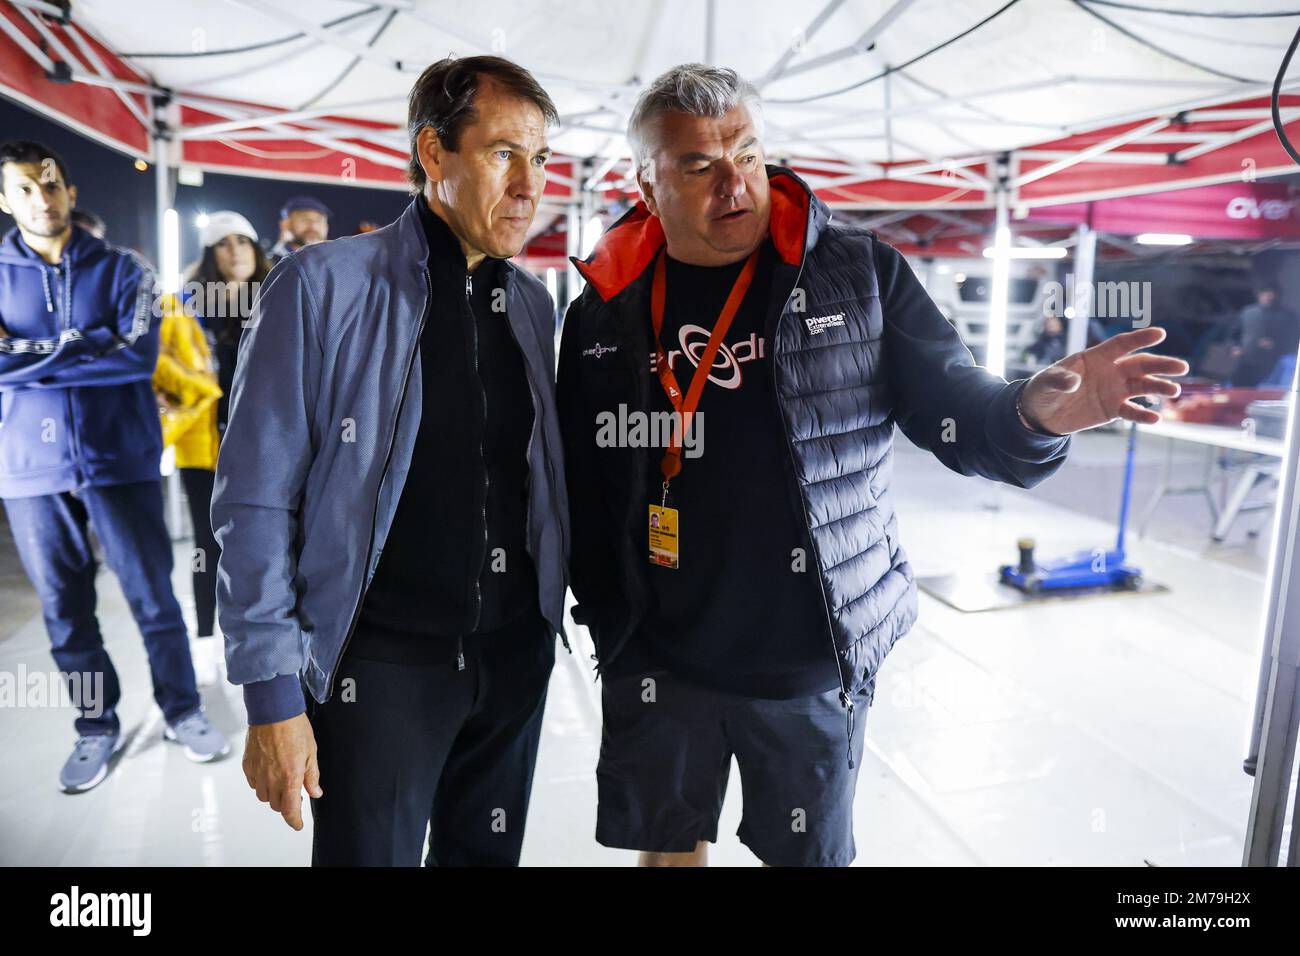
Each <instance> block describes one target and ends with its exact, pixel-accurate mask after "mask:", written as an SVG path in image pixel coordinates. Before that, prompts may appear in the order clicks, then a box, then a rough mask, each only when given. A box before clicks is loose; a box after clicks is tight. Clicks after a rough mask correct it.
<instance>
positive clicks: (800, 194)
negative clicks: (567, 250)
mask: <svg viewBox="0 0 1300 956" xmlns="http://www.w3.org/2000/svg"><path fill="white" fill-rule="evenodd" d="M767 181H768V186H769V188H770V190H771V197H772V215H771V223H770V226H769V229H770V234H771V236H772V244H773V245H774V246H776V251H777V254H778V255H780V256H781V259H782V260H783V261H785V262H786V263H788V264H790V265H792V266H797V265H798V264H799V261H800V259H801V258H802V257H803V247H804V237H805V236H806V235H807V234H808V210H809V207H810V205H811V204H812V193H811V192H810V191H809V189H808V187H807V186H806V185H804V183H803V181H802V180H800V179H799V178H798V177H797V176H795V175H794V174H793V173H791V172H789V171H788V170H785V169H782V168H780V167H771V166H769V167H768V178H767ZM663 246H664V229H663V226H662V225H660V223H659V217H658V216H653V215H651V214H650V210H649V209H647V208H646V204H645V202H644V201H642V200H637V203H636V205H635V206H633V207H632V209H631V210H630V211H629V212H628V213H627V214H626V215H624V216H623V217H622V218H621V219H619V221H618V222H616V223H615V224H614V225H613V227H611V228H610V230H609V232H607V233H605V234H604V235H603V236H601V238H600V241H599V242H598V243H596V249H595V251H594V252H592V254H591V256H590V257H589V258H588V260H587V261H586V262H584V261H582V260H580V259H578V258H576V257H575V258H574V259H573V265H574V267H575V268H576V269H577V270H578V272H580V273H581V274H582V277H583V278H584V279H586V280H587V282H589V283H590V284H591V285H592V286H594V287H595V289H596V292H597V293H598V294H599V295H600V297H601V298H602V299H604V300H605V301H606V302H608V301H609V300H610V299H612V298H613V297H614V296H616V295H618V294H619V293H620V292H622V291H623V290H624V289H626V288H627V287H628V286H629V285H631V284H632V281H633V280H634V279H636V277H637V276H639V275H640V274H641V273H642V272H644V271H645V270H646V268H647V267H648V266H649V265H650V263H651V262H653V261H654V258H655V256H657V255H658V254H659V250H660V249H662V248H663Z"/></svg>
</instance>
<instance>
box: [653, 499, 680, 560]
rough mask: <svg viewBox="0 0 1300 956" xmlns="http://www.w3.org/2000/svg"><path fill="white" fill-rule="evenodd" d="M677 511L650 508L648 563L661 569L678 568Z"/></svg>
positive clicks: (656, 506) (654, 506)
mask: <svg viewBox="0 0 1300 956" xmlns="http://www.w3.org/2000/svg"><path fill="white" fill-rule="evenodd" d="M678 544H679V542H678V538H677V509H676V508H661V507H659V506H658V505H651V506H650V563H651V564H654V565H658V566H659V567H661V568H676V567H677V566H678V561H677V558H678V552H677V548H678Z"/></svg>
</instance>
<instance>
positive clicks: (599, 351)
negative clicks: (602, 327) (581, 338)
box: [582, 342, 618, 358]
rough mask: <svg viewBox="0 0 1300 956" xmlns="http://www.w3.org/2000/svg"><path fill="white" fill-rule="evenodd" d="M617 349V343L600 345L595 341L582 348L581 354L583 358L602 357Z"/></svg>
mask: <svg viewBox="0 0 1300 956" xmlns="http://www.w3.org/2000/svg"><path fill="white" fill-rule="evenodd" d="M617 351H618V346H617V345H601V344H600V343H599V342H597V343H596V344H595V345H593V346H592V347H591V348H589V349H583V350H582V354H583V356H584V357H585V358H603V357H604V356H605V355H606V354H608V353H610V352H617Z"/></svg>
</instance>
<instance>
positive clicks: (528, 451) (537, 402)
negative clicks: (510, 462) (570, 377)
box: [505, 266, 573, 654]
mask: <svg viewBox="0 0 1300 956" xmlns="http://www.w3.org/2000/svg"><path fill="white" fill-rule="evenodd" d="M507 269H510V270H513V269H514V266H507ZM505 282H506V284H507V285H513V282H514V275H513V272H511V271H507V272H506V276H505ZM509 301H510V294H509V290H508V289H507V292H506V302H507V306H506V309H507V311H506V328H507V329H509V330H510V337H511V338H512V339H513V340H514V343H515V348H517V349H519V355H520V358H521V359H522V360H523V363H524V381H525V382H527V383H528V396H529V398H531V399H532V401H533V430H532V431H531V432H529V434H528V445H527V447H526V448H525V449H524V466H525V468H526V469H527V471H528V474H529V479H528V480H529V483H530V485H531V482H532V455H533V437H534V435H535V434H537V433H540V432H541V431H542V430H543V429H544V428H545V427H546V416H545V414H544V412H543V409H542V403H541V399H540V398H539V396H538V394H537V390H536V389H535V388H534V387H533V378H532V376H531V375H529V374H528V355H527V353H525V352H524V348H523V346H522V345H520V344H519V336H517V335H515V327H514V326H513V325H511V324H510V313H509ZM542 444H543V445H545V444H546V438H545V436H543V438H542ZM542 459H543V461H545V463H546V474H547V476H548V477H549V478H550V479H551V485H550V487H549V488H548V489H547V492H548V493H547V498H549V499H550V502H551V508H552V509H553V510H554V512H555V514H556V516H557V517H559V515H560V509H559V508H558V507H557V505H556V502H555V472H554V471H552V469H551V456H550V455H548V454H545V453H543V455H542ZM532 517H533V496H532V490H531V487H530V489H529V494H528V510H527V512H526V517H525V519H524V532H525V534H524V548H525V550H527V551H528V555H529V557H531V558H532V559H533V562H534V563H536V562H537V560H538V558H537V555H535V554H533V551H532V548H530V547H529V543H530V542H529V538H530V536H531V535H532V526H533V521H532ZM564 544H565V541H564V521H563V519H561V520H560V549H561V552H563V550H564ZM566 577H567V569H566ZM566 584H567V581H566ZM541 586H542V583H541V574H540V573H539V574H538V580H537V587H538V591H539V595H538V600H539V601H540V600H541V596H540V591H541ZM560 614H561V616H563V614H564V610H563V609H561V610H560ZM560 642H561V643H563V644H564V649H565V650H566V651H568V652H569V653H570V654H572V653H573V648H571V647H570V646H569V638H568V636H567V635H566V634H565V633H564V622H563V620H561V622H560Z"/></svg>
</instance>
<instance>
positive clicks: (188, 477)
mask: <svg viewBox="0 0 1300 956" xmlns="http://www.w3.org/2000/svg"><path fill="white" fill-rule="evenodd" d="M180 472H181V484H182V485H184V486H185V500H186V501H187V502H188V503H189V506H190V523H191V524H193V525H194V551H193V553H192V554H191V556H190V572H191V573H192V574H193V576H194V613H195V616H196V617H197V618H198V626H199V629H198V636H199V637H211V636H212V621H213V618H214V617H215V616H216V612H217V561H218V560H219V559H220V558H221V548H219V547H218V546H217V539H216V536H215V535H213V533H212V519H211V517H210V516H209V515H210V512H211V510H212V480H213V479H214V478H215V477H216V473H215V472H212V471H208V470H207V469H206V468H182V469H180Z"/></svg>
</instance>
